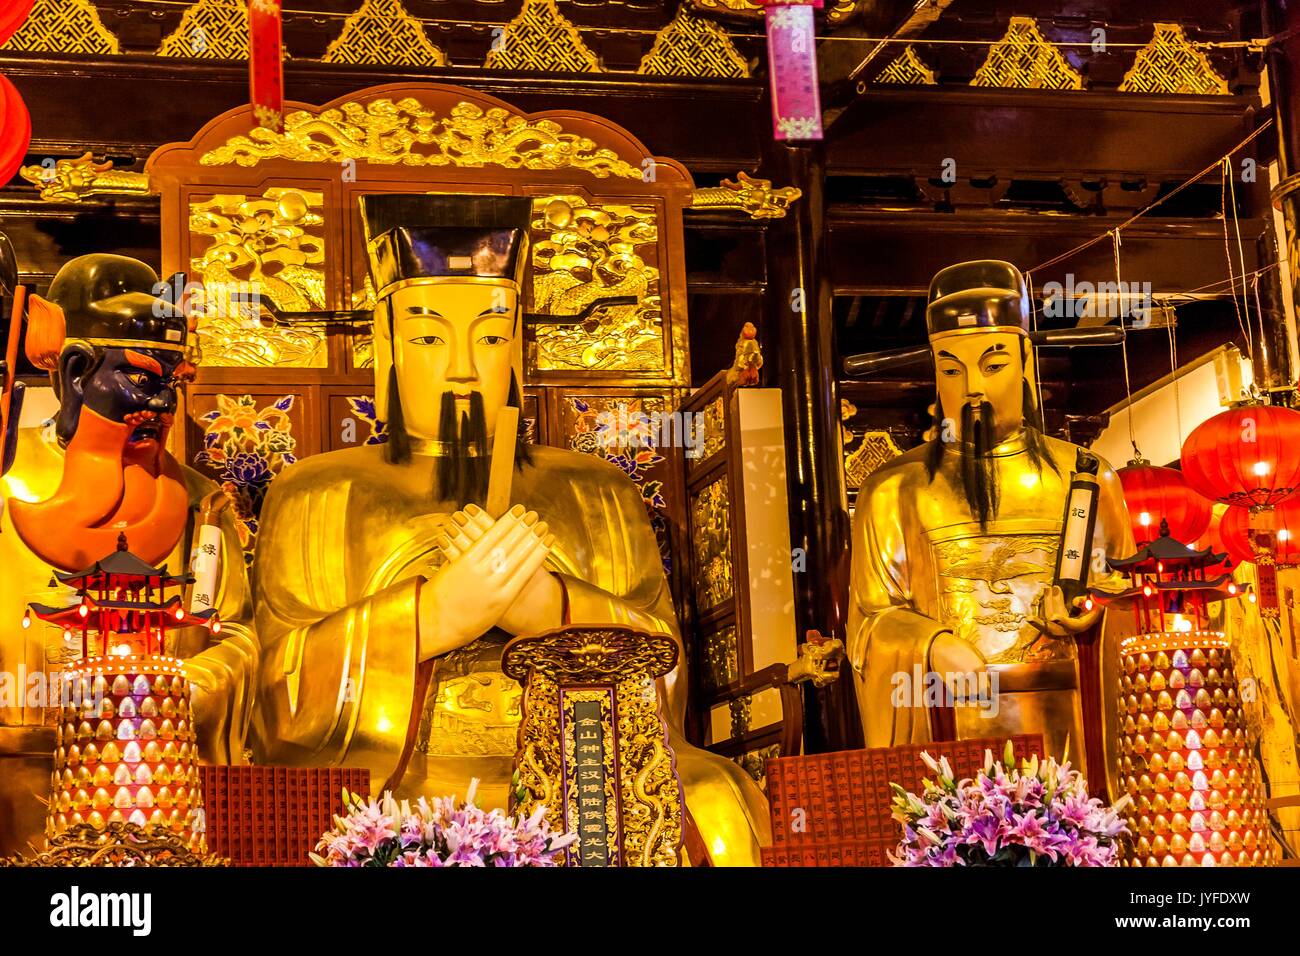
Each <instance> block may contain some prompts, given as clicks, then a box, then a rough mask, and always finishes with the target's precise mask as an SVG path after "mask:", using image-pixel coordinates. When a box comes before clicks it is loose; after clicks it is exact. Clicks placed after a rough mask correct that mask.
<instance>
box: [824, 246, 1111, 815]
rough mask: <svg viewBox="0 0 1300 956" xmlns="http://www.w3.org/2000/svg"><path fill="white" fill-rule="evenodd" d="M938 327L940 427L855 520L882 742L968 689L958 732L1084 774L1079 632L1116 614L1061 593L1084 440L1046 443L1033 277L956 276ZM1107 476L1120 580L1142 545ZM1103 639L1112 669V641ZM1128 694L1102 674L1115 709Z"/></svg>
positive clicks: (936, 311)
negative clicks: (1062, 556)
mask: <svg viewBox="0 0 1300 956" xmlns="http://www.w3.org/2000/svg"><path fill="white" fill-rule="evenodd" d="M926 318H927V324H928V329H929V337H930V348H931V351H932V353H933V357H934V363H935V369H936V372H937V383H938V415H937V417H939V418H940V419H941V421H940V423H939V428H938V431H939V434H938V435H937V436H936V437H935V438H934V439H933V440H931V441H929V442H926V443H925V444H923V445H921V446H919V447H917V448H914V449H912V450H911V451H909V452H907V453H906V454H903V455H900V456H899V457H897V458H895V459H893V460H892V461H890V462H888V463H886V464H884V465H882V466H881V467H880V468H878V469H877V470H876V471H875V472H873V473H872V474H871V475H870V477H869V478H868V479H867V480H866V481H865V482H864V483H863V484H862V487H861V489H860V491H859V493H858V499H857V509H856V513H855V515H854V525H853V570H852V585H851V589H852V593H851V600H850V607H849V624H848V640H847V642H846V643H847V650H848V656H849V659H850V662H851V664H852V666H853V671H854V678H855V682H856V690H857V697H858V704H859V708H860V710H861V717H862V725H863V731H864V735H865V740H866V745H867V746H868V747H887V746H893V745H896V744H906V743H922V742H928V741H930V740H933V739H935V736H934V732H935V730H936V728H934V727H932V726H931V723H932V721H933V719H934V718H935V716H936V712H935V711H934V710H932V709H927V707H926V706H925V705H926V704H927V703H930V702H932V701H933V700H934V699H935V698H936V697H939V695H938V694H935V695H929V693H928V692H929V691H930V690H931V689H932V685H935V686H939V689H940V691H941V692H942V691H943V689H944V688H947V689H949V691H950V692H951V690H953V689H954V688H964V689H965V690H966V691H967V692H968V693H967V695H966V697H967V702H966V703H965V704H962V703H961V702H960V701H958V703H957V706H956V707H955V708H954V710H955V717H956V728H955V729H956V735H957V737H958V738H959V739H964V738H971V737H1002V736H1007V735H1010V734H1017V733H1041V734H1042V735H1043V740H1044V743H1045V745H1046V747H1047V750H1048V752H1049V753H1051V754H1052V755H1053V756H1056V757H1057V758H1058V759H1059V758H1060V755H1061V754H1062V753H1063V752H1065V750H1066V743H1067V741H1068V742H1069V750H1070V757H1071V759H1072V761H1073V763H1074V765H1075V766H1076V767H1082V766H1083V763H1084V746H1083V743H1084V729H1083V700H1082V697H1081V691H1080V688H1081V686H1085V682H1084V681H1082V679H1081V678H1082V675H1081V674H1080V672H1079V655H1078V653H1077V650H1078V649H1077V646H1076V635H1081V634H1082V633H1083V632H1085V631H1087V630H1088V629H1090V628H1091V627H1093V626H1094V625H1095V624H1097V622H1098V618H1099V616H1100V614H1101V610H1100V608H1097V609H1094V610H1091V611H1086V612H1084V611H1082V610H1081V609H1080V608H1076V607H1073V606H1071V605H1069V604H1067V602H1066V601H1065V600H1064V598H1063V596H1062V593H1061V589H1060V588H1059V587H1056V586H1055V584H1054V583H1053V581H1054V574H1055V567H1056V556H1057V550H1058V546H1059V543H1060V539H1061V528H1062V524H1063V521H1064V517H1065V501H1066V497H1067V495H1068V493H1069V487H1070V479H1071V473H1072V471H1073V469H1074V468H1075V462H1076V453H1077V452H1078V451H1079V448H1078V446H1075V445H1072V444H1070V443H1069V442H1064V441H1059V440H1057V439H1055V438H1050V437H1048V436H1046V435H1044V434H1043V433H1042V414H1041V411H1040V409H1039V408H1038V406H1037V403H1036V402H1035V400H1034V394H1035V389H1034V387H1033V383H1034V380H1035V374H1036V372H1035V366H1034V351H1033V345H1032V343H1031V341H1030V338H1029V334H1028V333H1029V297H1028V294H1027V292H1026V289H1025V283H1024V279H1023V278H1022V277H1021V275H1020V273H1019V271H1018V270H1017V269H1016V268H1015V267H1014V266H1012V265H1011V264H1009V263H1006V262H997V261H980V262H968V263H962V264H960V265H956V266H951V267H949V268H948V269H945V270H943V271H942V272H940V273H939V274H938V275H937V276H936V277H935V279H934V281H933V283H932V284H931V286H930V295H929V306H928V309H927V313H926ZM1098 472H1099V474H1098V478H1099V485H1100V493H1099V496H1098V502H1097V506H1096V530H1095V536H1094V539H1093V554H1092V560H1091V561H1090V563H1091V565H1092V574H1093V576H1092V584H1093V585H1094V586H1099V587H1103V588H1106V587H1108V586H1110V585H1112V584H1116V581H1114V580H1112V579H1114V578H1115V575H1114V574H1113V572H1109V571H1108V570H1106V567H1105V564H1104V562H1103V561H1100V560H1098V558H1097V556H1098V555H1099V554H1100V555H1105V554H1111V555H1121V554H1130V553H1132V551H1133V541H1132V532H1131V530H1130V527H1129V522H1128V517H1127V512H1126V510H1125V506H1124V499H1123V494H1122V490H1121V488H1120V484H1119V479H1118V478H1117V476H1116V475H1115V473H1114V471H1113V470H1112V469H1111V468H1110V466H1109V465H1108V464H1106V463H1105V462H1104V461H1103V462H1100V467H1099V469H1098ZM1116 586H1118V584H1116ZM1101 640H1102V641H1103V645H1102V648H1101V651H1102V653H1101V660H1102V664H1103V668H1105V669H1108V668H1110V667H1113V666H1114V661H1115V655H1114V653H1113V651H1114V647H1113V646H1112V644H1113V634H1107V635H1103V637H1102V638H1101ZM963 677H966V678H974V679H966V680H964V681H963V679H962V678H963ZM939 682H942V683H941V685H940V683H939ZM1112 684H1113V680H1111V679H1109V676H1108V675H1107V674H1103V675H1101V686H1102V687H1103V688H1110V690H1109V691H1108V694H1107V696H1109V697H1111V698H1112V699H1113V688H1112ZM972 689H974V690H976V693H975V694H973V695H972V694H970V693H969V691H970V690H972ZM958 696H960V691H958ZM971 697H974V698H975V699H974V700H971V699H970V698H971ZM1097 703H1098V710H1097V711H1096V713H1097V714H1099V715H1100V714H1102V713H1104V714H1105V718H1106V719H1107V720H1109V719H1111V717H1112V716H1113V712H1114V707H1113V706H1107V705H1105V703H1104V702H1101V701H1098V702H1097ZM1101 729H1102V728H1100V727H1094V728H1092V730H1093V731H1094V732H1098V731H1100V730H1101ZM1112 737H1113V734H1110V733H1107V734H1106V735H1105V737H1104V738H1102V739H1104V740H1105V741H1106V742H1107V746H1110V741H1111V739H1112ZM1108 764H1111V765H1113V761H1112V760H1110V759H1108ZM1104 770H1105V768H1095V776H1096V778H1097V783H1098V786H1097V787H1095V789H1096V790H1098V791H1099V790H1100V786H1099V784H1100V781H1101V779H1102V778H1103V772H1104Z"/></svg>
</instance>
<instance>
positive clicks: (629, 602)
mask: <svg viewBox="0 0 1300 956" xmlns="http://www.w3.org/2000/svg"><path fill="white" fill-rule="evenodd" d="M414 445H415V448H414V451H415V455H414V456H413V458H412V460H411V462H409V463H407V464H404V465H392V464H389V463H387V462H386V461H385V460H384V457H383V448H382V446H378V445H371V446H362V447H358V448H352V449H346V450H342V451H335V452H329V453H327V454H322V455H315V456H312V457H310V458H307V459H305V460H303V461H301V462H298V463H296V464H295V465H293V466H292V467H291V468H289V469H287V470H285V471H284V472H283V473H282V474H281V475H280V476H279V477H278V478H276V480H275V483H274V484H273V485H272V487H271V491H270V493H269V495H268V496H267V500H266V504H265V507H264V509H263V512H262V522H261V527H260V529H259V534H258V547H257V558H256V563H255V566H254V580H255V590H256V607H257V624H258V635H259V638H260V640H261V642H262V649H263V658H262V673H261V677H260V682H259V689H258V695H257V703H256V706H255V712H254V718H253V728H252V741H253V749H254V753H255V756H256V759H257V761H258V762H259V763H267V764H289V765H294V766H309V767H310V766H317V767H319V766H333V765H344V766H354V767H366V768H368V769H369V770H370V773H371V783H372V788H373V790H374V791H375V792H378V791H379V790H380V789H381V788H383V787H384V786H385V785H388V786H391V787H393V788H394V789H395V791H396V794H397V795H398V796H403V797H405V796H417V795H421V794H423V795H427V796H445V795H449V794H458V795H461V796H463V795H464V794H465V791H466V787H467V786H468V785H469V782H470V780H471V778H475V777H476V778H478V780H479V798H478V799H479V802H480V804H481V805H484V806H487V807H501V808H505V807H506V806H507V804H508V802H509V784H510V777H511V774H512V772H513V758H514V754H515V750H516V746H517V743H516V741H517V732H518V725H519V718H520V703H521V696H522V690H521V688H520V686H519V685H518V684H517V683H516V682H515V681H513V680H510V679H509V678H507V677H506V676H505V675H504V674H503V673H502V671H501V651H502V649H503V647H504V646H505V642H506V641H507V640H508V639H509V635H507V634H505V633H504V632H502V631H500V630H499V629H493V630H492V631H490V632H488V633H487V634H484V635H483V636H481V637H480V638H479V639H478V640H476V641H475V642H473V643H472V644H470V645H468V646H466V647H464V648H461V649H460V650H457V651H452V652H450V653H448V654H445V655H443V656H441V657H439V658H436V659H434V660H432V661H429V662H426V663H425V664H424V665H421V663H420V662H419V661H418V659H417V647H418V623H417V602H416V595H417V590H418V588H419V586H420V583H421V581H422V580H423V579H424V578H425V577H427V576H428V575H430V574H431V573H433V570H434V569H435V568H436V567H437V566H438V565H439V564H440V563H441V555H440V552H439V551H438V549H437V548H436V547H435V545H434V539H435V538H436V537H437V536H438V534H439V533H440V532H441V531H442V530H443V529H444V528H445V527H446V524H447V522H448V521H449V520H450V515H451V513H452V512H453V511H455V510H456V505H455V504H454V503H451V502H447V501H440V500H437V499H436V498H435V497H434V487H433V482H434V463H435V461H436V459H435V458H433V457H432V456H429V455H422V454H420V449H421V446H420V443H419V442H416V443H414ZM529 452H530V455H531V463H530V464H527V465H525V466H524V467H523V468H522V470H516V471H515V472H514V476H513V488H512V493H511V502H512V503H514V504H523V505H524V506H525V507H527V508H529V509H531V510H534V511H536V512H537V513H538V514H539V515H540V516H541V519H542V520H544V521H546V522H547V523H548V524H549V526H550V531H551V533H553V534H554V535H555V544H554V547H553V549H552V556H551V558H550V559H548V563H547V565H546V567H547V569H548V570H549V571H551V572H553V573H555V574H556V575H557V576H558V577H559V579H560V581H561V583H562V585H563V587H564V591H565V596H566V607H567V621H566V623H571V624H591V625H600V624H624V625H630V626H632V627H636V628H640V629H643V630H646V631H650V632H655V633H668V634H672V635H673V636H674V638H676V639H677V640H678V642H679V644H680V635H679V633H678V627H677V619H676V614H675V612H674V609H673V604H672V597H671V594H670V592H669V590H668V582H667V579H666V577H665V575H664V570H663V566H662V563H661V560H660V555H659V548H658V545H657V543H656V541H655V537H654V533H653V531H652V530H651V528H650V523H649V520H648V517H647V515H646V511H645V505H644V503H643V502H642V499H641V496H640V493H639V492H638V491H637V489H636V486H635V485H634V484H633V483H632V482H631V481H630V480H629V479H628V478H627V476H626V475H624V474H623V473H622V472H620V471H619V470H618V469H617V468H615V467H614V466H612V465H609V464H607V463H605V462H602V461H600V460H599V459H596V458H593V457H591V456H589V455H583V454H580V453H577V452H572V451H567V450H563V449H557V448H550V447H545V446H530V448H529ZM685 688H686V685H685V680H684V674H683V669H682V668H681V667H680V666H679V667H678V669H677V670H676V672H675V673H674V674H673V675H670V677H669V679H668V688H667V700H668V705H667V708H666V709H667V711H668V722H669V724H670V727H671V728H672V732H671V736H672V743H673V746H674V749H675V751H676V754H677V770H678V773H679V775H680V777H681V781H682V784H683V790H684V792H685V795H686V805H687V807H688V809H689V810H690V812H691V814H692V815H693V816H694V818H695V821H696V823H697V824H698V825H699V828H700V831H701V834H702V835H703V837H704V839H705V841H706V843H707V845H708V847H709V850H710V853H711V854H712V856H713V860H714V862H715V863H716V864H718V865H727V864H733V865H734V864H753V865H757V864H758V846H759V842H760V840H761V841H762V842H764V843H766V842H767V840H768V833H769V828H768V822H767V812H766V804H765V801H764V800H763V797H762V795H761V793H760V792H759V791H758V788H757V787H756V786H755V784H754V783H753V781H752V780H751V779H750V778H749V777H748V776H747V775H746V774H745V773H744V772H743V771H742V770H741V769H740V768H739V767H738V766H736V765H735V764H734V763H732V762H731V761H729V760H725V759H723V758H721V757H717V756H715V755H713V754H709V753H706V752H705V751H702V750H699V749H697V748H694V747H691V746H690V745H688V744H687V743H686V742H685V740H683V739H682V737H681V733H680V729H681V726H682V717H683V714H684V710H685V699H684V694H685ZM399 771H401V773H400V774H399Z"/></svg>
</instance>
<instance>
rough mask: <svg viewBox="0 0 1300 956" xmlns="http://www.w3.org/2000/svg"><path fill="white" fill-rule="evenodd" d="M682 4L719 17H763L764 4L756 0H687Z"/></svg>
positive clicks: (758, 18)
mask: <svg viewBox="0 0 1300 956" xmlns="http://www.w3.org/2000/svg"><path fill="white" fill-rule="evenodd" d="M682 6H683V7H685V6H690V7H691V9H693V10H697V11H699V12H701V13H708V14H712V15H714V16H718V17H728V18H736V19H745V20H761V19H762V18H763V5H762V4H761V3H758V2H755V0H687V2H686V3H684V4H682Z"/></svg>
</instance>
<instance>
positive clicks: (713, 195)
mask: <svg viewBox="0 0 1300 956" xmlns="http://www.w3.org/2000/svg"><path fill="white" fill-rule="evenodd" d="M802 195H803V191H802V190H800V189H798V188H796V187H794V186H782V187H781V188H780V189H773V188H772V181H771V180H770V179H756V178H754V177H751V176H749V175H747V174H746V173H744V172H740V173H737V174H736V179H735V180H731V179H724V180H723V181H722V185H721V186H706V187H704V188H703V189H697V190H695V192H693V193H692V194H691V206H690V208H692V209H728V210H736V211H737V212H744V213H747V214H748V215H749V218H750V219H783V218H785V213H786V210H787V209H789V208H790V204H791V203H793V202H794V201H795V200H797V199H798V198H799V197H800V196H802Z"/></svg>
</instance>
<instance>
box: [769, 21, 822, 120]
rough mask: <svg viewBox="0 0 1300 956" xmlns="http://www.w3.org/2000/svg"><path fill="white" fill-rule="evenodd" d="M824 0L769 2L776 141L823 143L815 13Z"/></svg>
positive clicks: (770, 60)
mask: <svg viewBox="0 0 1300 956" xmlns="http://www.w3.org/2000/svg"><path fill="white" fill-rule="evenodd" d="M821 5H822V0H767V3H766V6H767V10H766V11H765V14H766V19H767V64H768V74H769V75H770V83H771V85H772V132H773V135H774V136H775V137H776V138H777V139H805V140H806V139H821V138H822V108H821V97H820V96H819V95H818V92H817V37H816V35H815V32H814V23H813V10H814V9H821Z"/></svg>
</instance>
